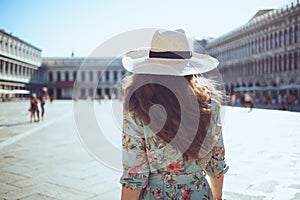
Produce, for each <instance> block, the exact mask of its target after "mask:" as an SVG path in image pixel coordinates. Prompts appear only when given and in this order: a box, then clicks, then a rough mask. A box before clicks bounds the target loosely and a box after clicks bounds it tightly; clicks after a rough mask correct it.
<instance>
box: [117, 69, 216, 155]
mask: <svg viewBox="0 0 300 200" xmlns="http://www.w3.org/2000/svg"><path fill="white" fill-rule="evenodd" d="M123 93H124V112H125V113H126V112H130V113H132V114H133V115H134V117H135V118H136V119H137V120H139V121H140V122H142V124H143V125H145V126H147V125H150V128H151V129H152V130H153V132H155V133H156V136H157V137H158V138H160V139H162V140H164V141H165V142H166V143H168V144H169V143H170V142H171V141H172V139H173V138H174V137H175V136H176V134H178V136H176V137H177V138H178V139H176V140H173V141H172V146H173V147H174V148H176V149H178V150H180V151H181V152H182V153H183V156H184V157H185V158H186V159H190V158H194V159H198V158H199V151H200V148H201V145H202V143H203V142H204V139H205V136H206V133H207V130H208V128H209V125H210V121H211V114H212V111H211V110H210V109H209V106H208V105H209V103H210V101H211V93H215V94H217V95H221V93H218V92H217V90H216V89H215V87H214V85H213V83H212V82H211V81H209V80H208V79H205V78H203V77H199V76H196V75H188V76H184V77H179V76H168V75H150V74H133V75H131V76H129V77H127V78H126V79H125V81H124V83H123ZM154 105H160V107H159V108H161V107H163V109H158V110H157V109H156V112H154V113H153V112H151V107H152V106H154ZM149 112H150V113H149ZM199 112H200V115H199ZM165 115H166V116H165ZM199 116H200V117H199ZM182 117H184V118H185V119H184V120H183V119H181V118H182ZM163 119H165V123H164V124H163V125H161V123H162V120H163Z"/></svg>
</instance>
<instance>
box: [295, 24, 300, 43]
mask: <svg viewBox="0 0 300 200" xmlns="http://www.w3.org/2000/svg"><path fill="white" fill-rule="evenodd" d="M294 37H295V43H297V42H299V40H300V33H299V30H298V26H296V27H295V34H294Z"/></svg>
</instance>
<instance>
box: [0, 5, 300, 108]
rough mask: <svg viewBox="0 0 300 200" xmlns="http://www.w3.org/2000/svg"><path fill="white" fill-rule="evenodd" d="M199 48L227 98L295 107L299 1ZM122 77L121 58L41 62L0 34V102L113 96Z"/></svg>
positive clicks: (299, 92)
mask: <svg viewBox="0 0 300 200" xmlns="http://www.w3.org/2000/svg"><path fill="white" fill-rule="evenodd" d="M196 44H197V45H196ZM198 44H200V45H202V46H203V47H204V48H205V49H206V50H207V51H208V53H209V54H210V55H212V56H214V57H216V58H217V59H218V60H219V61H220V65H219V70H220V73H221V75H222V77H223V81H224V84H225V88H226V92H227V95H230V96H231V95H233V94H236V95H237V96H238V98H239V97H241V96H242V95H243V94H244V93H245V92H251V93H252V96H253V98H254V100H253V101H255V103H256V104H257V105H259V104H262V105H265V106H266V105H271V104H274V105H276V104H278V102H279V101H282V102H283V103H288V101H292V104H299V98H300V4H299V0H297V1H294V2H292V3H290V4H288V5H286V6H285V7H283V8H279V9H267V10H259V11H258V12H257V13H256V14H255V15H254V16H253V17H252V18H251V19H250V20H249V21H248V22H247V23H245V24H244V25H243V26H241V27H238V28H236V29H235V30H232V31H231V32H229V33H227V34H224V35H222V36H220V37H218V38H214V39H211V38H209V39H203V40H199V41H196V43H195V50H196V51H197V50H199V51H200V49H197V48H198V47H199V45H198ZM124 74H125V69H124V68H123V66H122V62H121V59H120V58H118V59H113V58H81V57H74V53H73V52H72V55H71V56H70V57H52V58H43V59H42V58H41V50H40V49H39V48H37V47H35V46H33V45H31V44H29V43H27V42H25V41H23V40H21V39H19V38H17V37H15V36H13V35H12V34H9V33H6V32H5V31H3V30H0V95H1V97H2V99H7V98H18V97H28V96H29V94H30V93H33V92H35V93H37V94H38V95H39V92H40V91H41V88H42V87H44V86H46V87H47V88H48V94H49V95H52V96H53V97H55V98H57V99H71V98H76V99H77V98H78V99H85V98H89V97H90V98H98V97H102V98H104V97H106V98H116V97H118V96H119V93H116V92H115V90H114V87H115V85H116V84H117V83H118V82H119V81H120V80H121V79H122V76H123V75H124ZM75 80H77V81H76V83H77V85H75V86H76V87H75V89H76V90H74V91H75V93H73V92H74V91H73V86H74V83H75ZM299 105H300V104H299Z"/></svg>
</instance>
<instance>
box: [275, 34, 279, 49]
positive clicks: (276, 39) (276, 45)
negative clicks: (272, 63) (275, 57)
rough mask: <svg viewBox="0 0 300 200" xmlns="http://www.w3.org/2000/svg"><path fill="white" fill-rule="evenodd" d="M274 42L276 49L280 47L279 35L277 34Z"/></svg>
mask: <svg viewBox="0 0 300 200" xmlns="http://www.w3.org/2000/svg"><path fill="white" fill-rule="evenodd" d="M274 41H275V48H277V47H278V41H279V38H278V36H277V33H275V36H274Z"/></svg>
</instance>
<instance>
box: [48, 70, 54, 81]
mask: <svg viewBox="0 0 300 200" xmlns="http://www.w3.org/2000/svg"><path fill="white" fill-rule="evenodd" d="M48 81H49V82H52V81H53V73H52V71H50V72H49V74H48Z"/></svg>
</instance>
